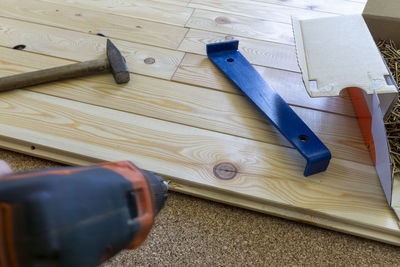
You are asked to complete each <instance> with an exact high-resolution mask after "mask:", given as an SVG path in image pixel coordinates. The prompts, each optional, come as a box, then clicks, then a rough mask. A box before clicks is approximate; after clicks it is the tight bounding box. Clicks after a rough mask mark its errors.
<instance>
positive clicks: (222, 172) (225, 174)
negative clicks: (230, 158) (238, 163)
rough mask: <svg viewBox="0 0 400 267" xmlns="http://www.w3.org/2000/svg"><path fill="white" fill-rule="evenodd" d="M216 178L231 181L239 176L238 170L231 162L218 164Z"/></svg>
mask: <svg viewBox="0 0 400 267" xmlns="http://www.w3.org/2000/svg"><path fill="white" fill-rule="evenodd" d="M213 172H214V175H215V177H217V178H218V179H221V180H231V179H233V178H235V176H236V175H237V172H238V170H237V168H236V167H235V165H233V164H232V163H229V162H222V163H218V164H217V165H215V166H214V169H213Z"/></svg>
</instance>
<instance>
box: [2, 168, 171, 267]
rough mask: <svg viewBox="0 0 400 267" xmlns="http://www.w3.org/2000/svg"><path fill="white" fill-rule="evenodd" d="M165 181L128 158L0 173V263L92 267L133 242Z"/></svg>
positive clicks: (141, 235)
mask: <svg viewBox="0 0 400 267" xmlns="http://www.w3.org/2000/svg"><path fill="white" fill-rule="evenodd" d="M167 190H168V185H167V184H166V183H165V182H164V181H163V180H162V179H161V177H159V176H158V175H156V174H154V173H151V172H148V171H143V170H140V169H139V168H137V167H136V166H135V165H133V164H132V163H131V162H129V161H121V162H114V163H104V164H99V165H94V166H86V167H67V168H58V169H44V170H38V171H32V172H23V173H15V174H11V175H7V176H3V177H1V178H0V266H2V267H17V266H19V267H22V266H46V267H49V266H96V265H97V264H99V263H100V262H102V261H104V260H105V259H107V258H109V257H111V256H112V255H114V254H116V253H117V252H118V251H120V250H122V249H124V248H135V247H137V246H139V245H140V244H141V243H142V242H143V241H144V239H145V238H146V236H147V234H148V233H149V231H150V228H151V226H152V224H153V219H154V216H155V215H156V214H158V212H159V211H160V210H161V208H162V207H163V206H164V202H165V200H166V198H167Z"/></svg>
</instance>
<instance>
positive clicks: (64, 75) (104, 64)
mask: <svg viewBox="0 0 400 267" xmlns="http://www.w3.org/2000/svg"><path fill="white" fill-rule="evenodd" d="M106 71H111V73H112V74H113V76H114V79H115V81H116V82H117V83H118V84H121V83H127V82H128V81H129V70H128V67H127V66H126V63H125V59H124V57H123V56H122V55H121V52H120V51H119V50H118V49H117V47H116V46H115V45H114V44H113V43H112V42H111V41H110V40H108V39H107V58H103V59H95V60H90V61H85V62H80V63H74V64H70V65H65V66H61V67H55V68H50V69H44V70H38V71H32V72H27V73H22V74H16V75H12V76H8V77H3V78H0V91H7V90H12V89H16V88H23V87H27V86H31V85H36V84H41V83H47V82H53V81H58V80H63V79H68V78H73V77H81V76H86V75H90V74H95V73H103V72H106Z"/></svg>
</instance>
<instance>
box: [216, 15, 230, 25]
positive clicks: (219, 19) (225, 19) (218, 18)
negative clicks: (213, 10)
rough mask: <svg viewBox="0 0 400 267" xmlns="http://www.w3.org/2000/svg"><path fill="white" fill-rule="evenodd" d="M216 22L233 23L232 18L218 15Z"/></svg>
mask: <svg viewBox="0 0 400 267" xmlns="http://www.w3.org/2000/svg"><path fill="white" fill-rule="evenodd" d="M215 22H216V23H217V24H229V23H231V20H230V19H228V18H227V17H216V18H215Z"/></svg>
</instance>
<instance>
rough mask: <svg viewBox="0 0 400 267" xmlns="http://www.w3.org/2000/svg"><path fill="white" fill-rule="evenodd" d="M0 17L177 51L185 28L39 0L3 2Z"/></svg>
mask: <svg viewBox="0 0 400 267" xmlns="http://www.w3.org/2000/svg"><path fill="white" fill-rule="evenodd" d="M2 4H3V5H2V8H1V9H0V16H2V17H8V18H15V19H20V20H24V21H29V22H34V23H39V24H44V25H49V26H54V27H58V28H64V29H69V30H74V31H79V32H84V33H90V34H94V35H96V34H98V33H100V34H103V35H105V36H107V37H111V38H116V39H121V40H126V41H131V42H135V43H141V44H147V45H154V46H159V47H164V48H171V49H176V48H177V47H178V46H179V44H180V42H181V41H182V39H183V37H184V36H185V34H186V32H187V29H185V28H183V27H178V26H172V25H167V24H162V23H156V22H150V21H147V20H143V19H136V18H131V17H125V16H119V15H114V14H108V13H105V12H99V11H92V10H89V9H83V8H80V7H72V6H66V5H60V4H53V3H49V2H43V1H38V0H21V1H18V5H15V1H14V0H2Z"/></svg>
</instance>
